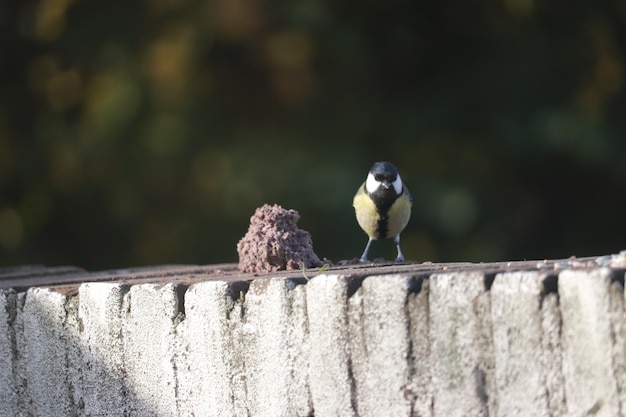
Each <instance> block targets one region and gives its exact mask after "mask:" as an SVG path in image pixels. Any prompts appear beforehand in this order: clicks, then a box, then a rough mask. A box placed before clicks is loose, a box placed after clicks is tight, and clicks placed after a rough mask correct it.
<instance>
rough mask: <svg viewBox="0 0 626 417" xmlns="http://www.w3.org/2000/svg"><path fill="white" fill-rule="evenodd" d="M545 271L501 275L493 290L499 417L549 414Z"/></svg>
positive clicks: (494, 351)
mask: <svg viewBox="0 0 626 417" xmlns="http://www.w3.org/2000/svg"><path fill="white" fill-rule="evenodd" d="M545 276H546V274H545V273H537V272H511V273H504V274H498V275H497V276H496V277H495V280H494V282H493V285H492V287H491V322H492V325H493V330H492V333H493V353H494V357H495V390H494V391H495V393H497V396H498V398H502V399H506V401H498V414H499V415H503V416H509V417H514V416H527V415H528V412H529V410H532V413H533V416H536V417H541V416H546V417H547V416H550V415H551V413H550V409H549V399H548V391H547V389H546V375H545V368H544V366H543V361H542V359H543V349H544V347H543V343H542V340H543V329H542V326H541V323H542V315H541V298H542V292H543V285H542V281H543V279H544V278H545Z"/></svg>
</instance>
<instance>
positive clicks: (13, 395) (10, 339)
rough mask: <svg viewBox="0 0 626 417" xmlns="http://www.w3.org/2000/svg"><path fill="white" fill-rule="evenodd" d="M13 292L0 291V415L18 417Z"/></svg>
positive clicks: (18, 396) (14, 299) (14, 298)
mask: <svg viewBox="0 0 626 417" xmlns="http://www.w3.org/2000/svg"><path fill="white" fill-rule="evenodd" d="M16 297H17V294H15V292H13V291H11V290H8V291H0V415H2V416H18V415H20V404H19V398H20V394H19V392H18V389H17V387H18V383H17V381H16V379H17V378H16V375H15V369H14V366H15V363H16V361H17V357H16V356H17V349H16V346H15V328H14V327H13V324H14V322H15V315H16V314H17V308H16V305H15V301H16Z"/></svg>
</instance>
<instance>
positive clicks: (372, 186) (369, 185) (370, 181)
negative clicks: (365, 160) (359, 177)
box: [365, 174, 380, 194]
mask: <svg viewBox="0 0 626 417" xmlns="http://www.w3.org/2000/svg"><path fill="white" fill-rule="evenodd" d="M378 187H380V181H376V178H374V175H372V174H367V180H366V181H365V190H366V191H367V192H368V193H370V194H372V193H373V192H374V191H376V190H378Z"/></svg>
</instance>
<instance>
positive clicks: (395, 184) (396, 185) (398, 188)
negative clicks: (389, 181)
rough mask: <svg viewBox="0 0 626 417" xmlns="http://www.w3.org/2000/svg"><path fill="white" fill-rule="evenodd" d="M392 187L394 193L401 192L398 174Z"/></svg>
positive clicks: (398, 193) (400, 181)
mask: <svg viewBox="0 0 626 417" xmlns="http://www.w3.org/2000/svg"><path fill="white" fill-rule="evenodd" d="M393 188H394V189H395V190H396V194H397V195H400V193H401V192H402V180H401V179H400V174H398V178H396V180H395V181H394V182H393Z"/></svg>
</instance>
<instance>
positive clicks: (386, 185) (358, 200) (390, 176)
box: [352, 162, 413, 262]
mask: <svg viewBox="0 0 626 417" xmlns="http://www.w3.org/2000/svg"><path fill="white" fill-rule="evenodd" d="M412 205H413V198H412V197H411V193H410V192H409V190H408V189H407V188H406V187H405V186H404V184H403V183H402V179H401V178H400V174H399V173H398V170H397V168H396V167H395V166H394V165H393V164H392V163H390V162H376V163H375V164H374V165H373V166H372V169H370V171H369V173H368V174H367V179H366V180H365V182H364V183H363V184H361V186H360V187H359V189H358V191H357V192H356V194H355V195H354V199H353V201H352V206H353V207H354V212H355V214H356V220H357V222H358V223H359V226H361V229H363V231H364V232H365V233H366V234H367V236H368V237H369V240H368V241H367V245H366V246H365V250H364V251H363V255H362V256H361V259H360V260H361V262H368V259H367V254H368V252H369V250H370V246H371V244H372V241H374V240H378V239H386V238H390V239H391V238H392V239H393V241H394V243H395V244H396V249H397V250H398V256H397V257H396V262H402V261H404V255H403V254H402V249H401V248H400V232H402V231H403V230H404V228H405V227H406V225H407V224H408V223H409V218H410V217H411V206H412Z"/></svg>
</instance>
